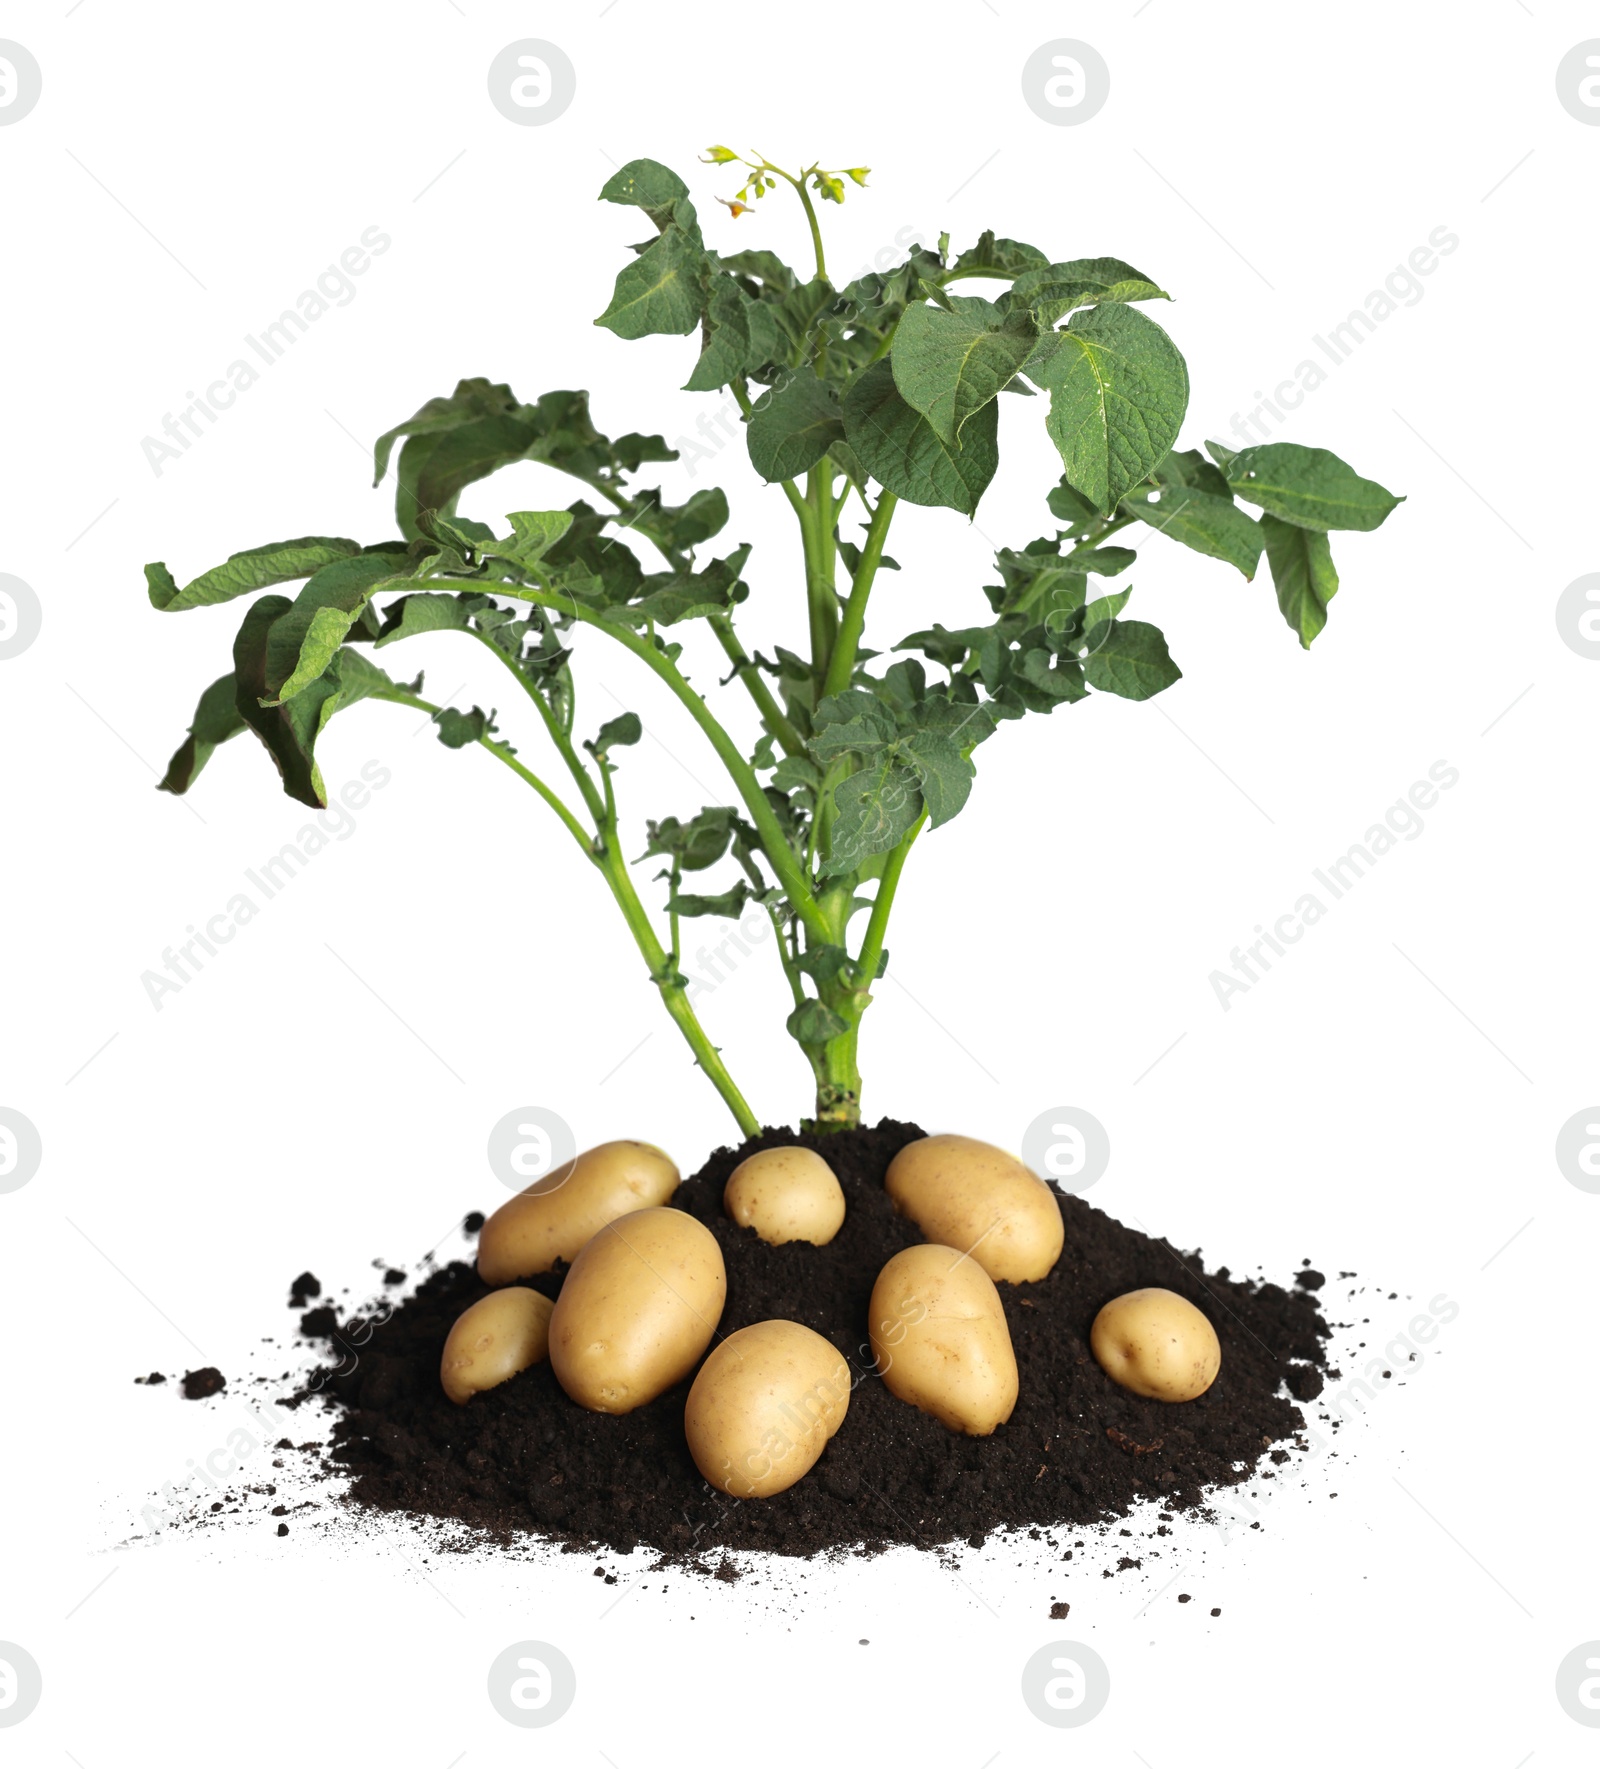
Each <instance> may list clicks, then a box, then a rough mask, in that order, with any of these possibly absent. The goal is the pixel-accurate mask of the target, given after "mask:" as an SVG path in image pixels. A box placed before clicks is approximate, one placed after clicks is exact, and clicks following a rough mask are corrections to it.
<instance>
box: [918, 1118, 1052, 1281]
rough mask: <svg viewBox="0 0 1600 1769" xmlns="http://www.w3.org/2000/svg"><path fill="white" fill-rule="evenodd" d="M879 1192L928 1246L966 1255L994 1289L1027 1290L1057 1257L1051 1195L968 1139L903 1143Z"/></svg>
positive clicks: (1012, 1160)
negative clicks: (1016, 1287) (1007, 1286)
mask: <svg viewBox="0 0 1600 1769" xmlns="http://www.w3.org/2000/svg"><path fill="white" fill-rule="evenodd" d="M883 1187H884V1190H885V1191H886V1192H887V1193H888V1194H889V1197H890V1199H891V1201H892V1202H893V1204H894V1207H895V1209H896V1210H898V1211H899V1212H900V1214H901V1215H902V1216H907V1217H909V1218H910V1219H911V1220H912V1221H913V1222H914V1223H915V1224H916V1225H917V1227H918V1228H919V1229H921V1230H922V1232H923V1233H924V1234H925V1235H926V1236H927V1237H928V1239H929V1240H930V1241H938V1242H939V1243H940V1244H941V1245H943V1246H946V1247H954V1248H956V1249H957V1250H958V1251H959V1252H962V1253H970V1254H971V1256H972V1257H973V1258H974V1259H975V1260H976V1261H977V1262H978V1264H979V1265H981V1266H982V1267H983V1269H984V1270H985V1271H986V1272H987V1273H988V1274H989V1276H990V1277H991V1278H993V1279H995V1281H996V1282H997V1283H998V1282H1001V1281H1002V1280H1003V1281H1005V1282H1008V1283H1012V1284H1025V1283H1030V1282H1032V1281H1033V1280H1035V1279H1037V1278H1042V1277H1044V1276H1046V1274H1047V1273H1048V1272H1049V1271H1050V1269H1051V1267H1052V1266H1053V1265H1054V1264H1055V1262H1056V1261H1057V1260H1058V1259H1059V1258H1060V1257H1061V1243H1062V1240H1063V1238H1064V1231H1063V1228H1062V1223H1061V1210H1060V1206H1059V1205H1058V1204H1057V1203H1056V1195H1055V1193H1054V1192H1053V1191H1052V1190H1051V1189H1050V1187H1049V1186H1047V1185H1046V1184H1045V1182H1044V1181H1043V1180H1042V1179H1040V1178H1039V1177H1038V1175H1037V1174H1035V1173H1033V1172H1031V1171H1030V1170H1029V1169H1028V1168H1026V1167H1024V1166H1023V1164H1022V1163H1021V1162H1020V1161H1019V1160H1018V1159H1017V1158H1016V1156H1015V1155H1008V1154H1007V1153H1006V1152H1005V1150H1004V1149H997V1148H995V1147H994V1145H993V1144H992V1143H986V1142H979V1141H978V1140H977V1139H976V1138H975V1137H970V1136H925V1137H923V1138H922V1139H921V1140H920V1141H919V1142H913V1143H907V1144H906V1146H905V1147H904V1148H903V1149H902V1150H901V1151H900V1153H899V1154H898V1155H896V1156H895V1158H894V1159H893V1160H892V1161H891V1162H890V1163H889V1171H888V1172H887V1173H886V1174H885V1175H884V1181H883Z"/></svg>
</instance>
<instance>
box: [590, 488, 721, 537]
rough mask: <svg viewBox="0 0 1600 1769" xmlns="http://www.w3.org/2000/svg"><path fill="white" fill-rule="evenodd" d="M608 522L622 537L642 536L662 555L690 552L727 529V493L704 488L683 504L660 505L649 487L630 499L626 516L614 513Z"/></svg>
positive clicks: (621, 513) (656, 492)
mask: <svg viewBox="0 0 1600 1769" xmlns="http://www.w3.org/2000/svg"><path fill="white" fill-rule="evenodd" d="M610 521H611V523H612V525H613V526H614V527H616V528H619V529H621V530H622V532H623V533H625V534H642V535H643V536H644V538H645V539H646V540H647V541H650V542H652V543H653V544H654V545H656V546H658V547H659V548H660V549H661V550H662V552H664V553H687V552H692V551H693V549H694V548H695V547H697V546H699V545H700V543H701V542H702V541H707V540H710V538H711V537H712V535H714V534H720V533H721V532H722V530H723V529H724V528H726V527H727V525H728V499H727V494H726V493H725V492H724V491H723V490H722V488H721V487H720V486H716V485H708V486H706V487H704V488H703V489H702V490H700V491H697V492H695V493H694V495H693V496H692V497H691V498H690V499H689V501H688V502H687V503H685V504H664V503H662V501H661V493H660V492H659V491H658V490H656V489H655V488H654V487H652V488H650V489H649V490H647V491H642V492H640V493H639V494H638V496H637V497H635V498H634V500H633V503H632V506H631V508H630V509H629V510H628V511H627V513H626V514H624V513H623V512H621V511H618V512H617V514H616V515H614V516H612V517H611V518H610Z"/></svg>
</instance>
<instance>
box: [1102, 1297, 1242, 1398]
mask: <svg viewBox="0 0 1600 1769" xmlns="http://www.w3.org/2000/svg"><path fill="white" fill-rule="evenodd" d="M1089 1349H1090V1350H1091V1351H1092V1352H1093V1353H1094V1355H1095V1361H1096V1362H1097V1363H1098V1364H1099V1366H1100V1368H1101V1369H1102V1370H1104V1371H1105V1373H1106V1374H1107V1375H1108V1376H1109V1377H1110V1378H1111V1380H1112V1381H1113V1382H1116V1383H1120V1384H1121V1386H1122V1387H1124V1388H1128V1389H1131V1390H1132V1391H1133V1392H1134V1393H1135V1394H1142V1395H1143V1396H1144V1397H1145V1399H1146V1400H1165V1401H1185V1400H1194V1399H1195V1398H1196V1396H1198V1395H1202V1394H1204V1393H1205V1391H1206V1390H1207V1389H1208V1388H1209V1387H1210V1386H1211V1384H1212V1383H1213V1382H1215V1381H1216V1379H1217V1372H1218V1370H1220V1369H1221V1368H1222V1346H1221V1345H1220V1344H1219V1343H1218V1340H1217V1333H1216V1329H1215V1328H1214V1327H1213V1326H1212V1325H1211V1323H1210V1321H1208V1320H1207V1319H1206V1317H1205V1316H1204V1315H1203V1314H1201V1312H1200V1310H1199V1309H1198V1308H1196V1307H1195V1305H1194V1304H1193V1303H1192V1302H1190V1301H1188V1300H1187V1299H1186V1298H1184V1297H1182V1296H1179V1295H1177V1294H1176V1293H1175V1292H1173V1291H1171V1290H1159V1289H1149V1290H1130V1291H1129V1292H1128V1293H1127V1295H1125V1296H1118V1297H1115V1298H1113V1300H1112V1301H1110V1302H1108V1303H1107V1304H1106V1305H1105V1307H1104V1308H1102V1309H1101V1310H1100V1312H1099V1314H1097V1315H1096V1316H1095V1317H1094V1325H1093V1326H1092V1327H1091V1328H1090V1329H1089Z"/></svg>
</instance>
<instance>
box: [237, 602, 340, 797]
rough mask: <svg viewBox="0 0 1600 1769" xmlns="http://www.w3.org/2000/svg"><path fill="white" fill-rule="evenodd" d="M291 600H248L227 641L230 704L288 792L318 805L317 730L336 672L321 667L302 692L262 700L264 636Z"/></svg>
mask: <svg viewBox="0 0 1600 1769" xmlns="http://www.w3.org/2000/svg"><path fill="white" fill-rule="evenodd" d="M292 606H293V604H292V603H291V602H290V601H289V598H288V597H287V596H263V597H262V598H261V599H260V600H259V601H257V602H252V603H251V604H250V607H249V609H248V610H247V611H246V613H245V617H244V621H243V624H242V625H241V626H240V628H239V632H238V635H237V636H236V638H235V639H234V642H233V673H234V705H235V706H236V707H237V709H238V712H239V717H240V718H241V719H242V720H243V721H244V722H245V724H247V725H248V726H249V727H250V729H251V730H252V731H254V732H255V734H256V736H257V737H259V738H260V739H261V741H262V742H263V743H264V744H265V745H266V747H267V753H268V754H269V755H270V756H271V757H272V759H273V761H274V762H275V763H276V764H277V768H278V773H279V774H280V775H281V777H282V779H283V789H284V791H285V792H286V793H288V795H289V796H290V798H293V799H298V800H299V801H300V803H301V804H304V805H310V806H312V807H313V808H314V809H317V810H321V809H323V808H325V807H326V805H327V802H328V798H327V794H326V793H325V792H324V790H323V785H322V771H321V769H320V768H318V766H317V763H316V757H315V754H314V751H315V748H316V741H317V736H318V734H319V733H320V732H321V730H322V727H323V725H324V724H325V723H326V722H327V720H328V719H329V718H331V717H332V715H333V711H334V706H335V705H336V703H337V701H338V694H339V682H338V672H337V670H334V669H329V670H325V671H324V672H323V674H322V676H321V678H320V679H319V680H318V681H315V682H313V683H312V684H311V686H310V687H309V688H307V689H306V691H305V692H304V693H303V694H297V695H296V696H295V698H294V699H293V700H291V701H288V702H286V703H285V704H283V705H281V706H263V705H262V700H263V698H264V697H265V696H266V694H267V642H268V635H269V634H270V632H271V630H272V626H273V623H274V622H275V621H276V620H277V619H278V618H279V617H280V616H281V615H284V614H287V613H288V611H289V609H290V608H291V607H292Z"/></svg>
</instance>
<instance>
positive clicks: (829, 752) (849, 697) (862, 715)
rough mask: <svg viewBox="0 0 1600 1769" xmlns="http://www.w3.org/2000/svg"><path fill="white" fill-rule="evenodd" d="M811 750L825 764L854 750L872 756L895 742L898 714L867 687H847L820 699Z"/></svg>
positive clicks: (815, 716) (813, 722)
mask: <svg viewBox="0 0 1600 1769" xmlns="http://www.w3.org/2000/svg"><path fill="white" fill-rule="evenodd" d="M812 724H813V732H812V738H811V753H812V754H813V755H814V756H816V758H817V759H818V761H820V762H821V763H823V765H824V766H826V765H827V763H829V762H831V761H835V760H837V758H838V757H840V756H842V755H849V754H851V753H852V752H854V753H856V754H859V755H869V754H871V753H872V752H873V751H874V750H877V749H881V748H882V747H883V745H885V744H887V743H892V742H893V741H894V738H895V733H896V731H897V729H898V726H897V724H896V720H895V716H894V713H893V712H892V711H891V710H890V708H889V707H888V706H886V705H885V704H884V702H883V701H881V700H880V699H879V698H878V696H877V695H875V694H874V693H872V692H871V690H870V689H867V688H847V689H845V691H844V692H843V693H842V694H830V695H829V696H828V698H827V699H826V700H824V701H822V702H820V703H819V704H818V706H817V710H816V713H815V714H814V716H813V720H812Z"/></svg>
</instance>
